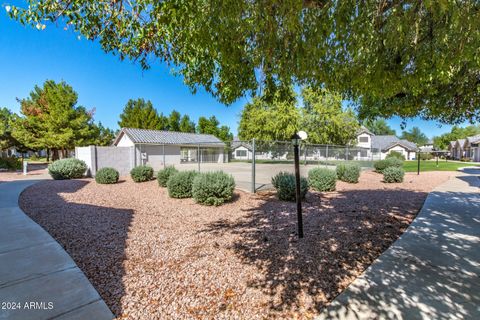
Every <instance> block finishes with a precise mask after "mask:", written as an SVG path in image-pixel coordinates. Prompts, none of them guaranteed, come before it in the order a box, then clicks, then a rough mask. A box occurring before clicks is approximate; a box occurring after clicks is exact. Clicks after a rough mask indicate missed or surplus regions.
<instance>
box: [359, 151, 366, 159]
mask: <svg viewBox="0 0 480 320" xmlns="http://www.w3.org/2000/svg"><path fill="white" fill-rule="evenodd" d="M360 157H362V158H366V157H368V153H367V150H360Z"/></svg>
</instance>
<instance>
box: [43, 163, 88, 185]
mask: <svg viewBox="0 0 480 320" xmlns="http://www.w3.org/2000/svg"><path fill="white" fill-rule="evenodd" d="M86 171H87V165H86V164H85V162H84V161H82V160H79V159H74V158H69V159H61V160H57V161H55V162H53V163H51V164H49V165H48V173H49V174H50V175H51V176H52V178H53V179H55V180H63V179H77V178H81V177H83V176H84V174H85V172H86Z"/></svg>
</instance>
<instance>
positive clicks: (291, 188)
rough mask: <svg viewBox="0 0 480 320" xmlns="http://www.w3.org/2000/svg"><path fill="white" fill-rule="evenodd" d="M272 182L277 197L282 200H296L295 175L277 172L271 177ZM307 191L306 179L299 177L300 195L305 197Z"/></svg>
mask: <svg viewBox="0 0 480 320" xmlns="http://www.w3.org/2000/svg"><path fill="white" fill-rule="evenodd" d="M272 184H273V186H274V187H275V189H276V190H277V197H278V199H280V200H284V201H295V200H296V188H295V175H294V174H293V173H289V172H279V173H278V174H277V175H275V176H274V177H273V178H272ZM307 192H308V180H307V179H306V178H304V177H300V197H301V198H302V199H304V198H305V195H306V194H307Z"/></svg>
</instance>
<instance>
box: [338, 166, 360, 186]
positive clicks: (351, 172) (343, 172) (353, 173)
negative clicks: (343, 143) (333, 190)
mask: <svg viewBox="0 0 480 320" xmlns="http://www.w3.org/2000/svg"><path fill="white" fill-rule="evenodd" d="M336 171H337V177H338V179H339V180H341V181H344V182H348V183H358V179H359V178H360V166H359V165H358V164H355V163H341V164H339V165H337V169H336Z"/></svg>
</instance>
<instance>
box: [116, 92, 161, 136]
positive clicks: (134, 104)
mask: <svg viewBox="0 0 480 320" xmlns="http://www.w3.org/2000/svg"><path fill="white" fill-rule="evenodd" d="M118 125H119V126H120V128H138V129H151V130H164V129H165V128H166V126H165V117H164V116H163V115H159V114H158V112H157V110H156V109H155V108H154V107H153V104H152V102H151V101H150V100H148V101H145V100H144V99H141V98H139V99H136V100H133V99H130V100H128V102H127V104H126V105H125V108H124V109H123V112H122V114H120V121H119V122H118Z"/></svg>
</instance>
